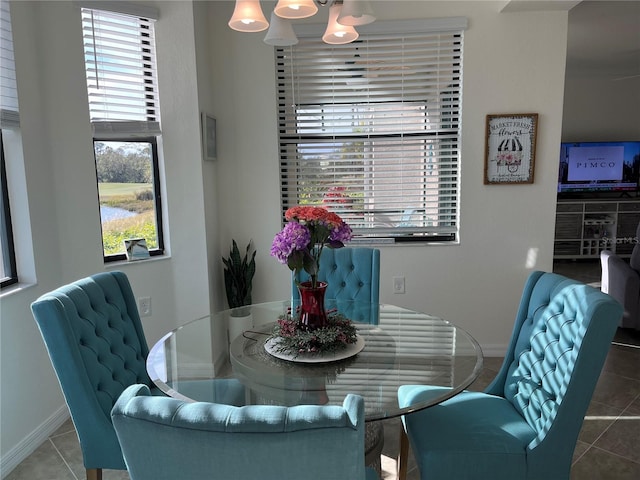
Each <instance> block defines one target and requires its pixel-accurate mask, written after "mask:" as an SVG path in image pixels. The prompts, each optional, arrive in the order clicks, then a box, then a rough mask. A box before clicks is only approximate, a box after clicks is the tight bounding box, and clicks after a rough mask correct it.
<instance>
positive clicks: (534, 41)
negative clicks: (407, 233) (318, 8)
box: [211, 1, 567, 353]
mask: <svg viewBox="0 0 640 480" xmlns="http://www.w3.org/2000/svg"><path fill="white" fill-rule="evenodd" d="M503 4H504V2H403V1H395V2H375V4H374V7H375V11H376V14H377V16H378V19H379V21H381V20H383V19H402V18H420V17H426V18H428V17H445V16H458V15H462V16H467V17H468V19H469V28H468V30H467V32H466V33H465V40H464V41H465V45H464V87H463V88H464V101H463V121H462V125H463V127H462V128H463V138H462V159H461V165H462V168H461V187H462V188H461V192H460V224H461V230H460V239H461V240H460V245H457V246H409V245H401V246H386V247H381V250H382V268H381V299H382V301H384V302H387V303H399V304H402V305H404V306H407V307H412V308H416V309H420V310H425V311H428V312H430V313H433V314H437V315H440V316H442V317H445V318H447V319H449V320H451V321H453V322H455V323H457V324H458V325H460V326H462V327H464V328H466V329H467V330H469V331H470V332H471V333H472V334H473V335H474V336H475V337H476V338H477V339H478V340H479V341H480V343H481V344H483V345H484V346H485V347H486V348H487V351H490V352H491V351H493V352H494V353H496V352H498V351H500V349H502V348H504V346H505V344H506V342H507V341H508V338H509V336H510V334H511V326H512V322H513V318H514V314H515V310H516V305H517V302H518V300H519V297H520V291H521V288H522V285H523V283H524V281H525V278H526V277H527V275H528V273H529V272H530V271H531V270H532V269H542V270H551V269H552V255H553V235H554V214H555V198H556V196H555V188H556V183H555V182H556V179H557V162H558V159H557V157H558V153H557V152H558V145H559V143H560V129H561V119H562V97H563V85H564V65H565V46H566V28H567V12H530V13H509V14H504V13H499V9H500V7H502V6H503ZM212 9H213V10H214V11H215V14H214V15H213V22H212V31H211V35H212V41H213V43H212V48H211V51H212V56H213V63H214V64H216V65H224V69H219V70H218V71H217V72H216V77H215V83H214V90H213V91H214V105H215V112H214V113H215V114H216V115H217V117H218V118H219V136H220V146H221V149H220V150H219V152H220V154H219V158H218V163H219V168H220V170H219V171H220V179H221V180H222V181H221V182H220V184H219V188H220V198H223V199H224V200H225V207H224V208H223V209H222V211H221V213H220V219H221V222H220V235H221V238H222V245H226V244H227V243H228V242H230V239H231V237H234V238H236V239H239V240H240V241H242V242H244V241H246V240H247V239H249V238H250V237H252V238H253V239H254V241H255V242H256V247H257V250H258V257H257V274H256V282H255V285H254V292H255V293H254V300H255V301H266V300H270V299H274V298H283V297H285V296H286V294H287V291H288V288H289V287H288V282H289V271H288V270H287V269H286V268H285V267H283V266H282V265H280V264H279V263H277V262H276V261H275V259H273V258H272V257H270V256H269V249H270V245H271V241H272V239H273V236H274V235H275V234H276V233H277V231H278V230H279V228H280V213H279V205H280V203H279V198H278V193H277V192H278V187H279V184H278V181H279V179H278V150H277V142H276V129H277V124H276V121H277V120H276V115H275V111H276V104H275V98H274V94H273V92H274V91H275V73H274V67H273V53H272V50H271V48H270V47H269V46H267V45H265V44H264V43H263V42H262V38H263V36H264V34H261V33H256V34H246V33H245V34H243V33H238V32H234V31H232V30H230V29H229V28H228V27H227V25H226V22H227V21H228V19H229V17H230V16H231V13H232V10H233V4H229V3H224V2H223V3H214V5H213V7H212ZM264 10H265V12H266V14H267V16H268V14H269V12H270V10H269V8H266V7H265V8H264ZM321 14H322V13H321ZM222 45H223V46H224V48H218V46H222ZM529 112H535V113H538V114H539V131H538V142H537V158H536V165H535V182H534V184H533V185H517V186H508V185H499V186H495V185H494V186H485V185H484V184H483V168H484V163H483V162H484V135H485V132H484V129H485V118H486V115H487V114H494V113H529ZM394 275H403V276H405V277H406V291H407V293H406V294H405V295H394V294H392V285H391V278H392V277H393V276H394Z"/></svg>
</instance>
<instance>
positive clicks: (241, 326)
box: [228, 313, 253, 345]
mask: <svg viewBox="0 0 640 480" xmlns="http://www.w3.org/2000/svg"><path fill="white" fill-rule="evenodd" d="M228 320H229V325H228V334H229V345H231V342H233V341H234V340H235V339H236V337H238V335H242V334H243V333H244V332H245V331H247V330H251V329H252V328H253V316H252V315H251V314H250V313H249V314H248V315H244V316H242V317H234V316H233V315H229V318H228Z"/></svg>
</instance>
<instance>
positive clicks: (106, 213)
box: [100, 205, 137, 223]
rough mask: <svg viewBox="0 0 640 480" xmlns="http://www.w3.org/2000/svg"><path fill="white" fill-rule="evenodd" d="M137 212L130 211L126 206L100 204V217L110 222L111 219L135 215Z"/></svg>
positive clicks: (103, 220)
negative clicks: (117, 206)
mask: <svg viewBox="0 0 640 480" xmlns="http://www.w3.org/2000/svg"><path fill="white" fill-rule="evenodd" d="M136 215H137V213H136V212H130V211H129V210H125V209H124V208H116V207H108V206H106V205H100V218H101V219H102V222H103V223H104V222H109V221H111V220H117V219H119V218H128V217H135V216H136Z"/></svg>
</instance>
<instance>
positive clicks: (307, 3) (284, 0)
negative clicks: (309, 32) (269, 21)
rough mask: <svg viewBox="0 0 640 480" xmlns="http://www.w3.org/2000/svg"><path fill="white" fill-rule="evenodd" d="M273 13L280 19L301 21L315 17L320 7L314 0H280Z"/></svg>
mask: <svg viewBox="0 0 640 480" xmlns="http://www.w3.org/2000/svg"><path fill="white" fill-rule="evenodd" d="M273 11H274V13H275V14H276V15H278V16H279V17H280V18H288V19H299V18H308V17H312V16H314V15H315V14H316V12H317V11H318V6H317V5H316V4H315V2H314V1H313V0H278V4H277V5H276V6H275V8H274V9H273Z"/></svg>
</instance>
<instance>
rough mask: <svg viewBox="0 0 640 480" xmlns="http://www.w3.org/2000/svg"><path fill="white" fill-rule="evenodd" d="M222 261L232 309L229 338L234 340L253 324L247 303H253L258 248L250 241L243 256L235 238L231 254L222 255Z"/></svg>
mask: <svg viewBox="0 0 640 480" xmlns="http://www.w3.org/2000/svg"><path fill="white" fill-rule="evenodd" d="M252 250H253V252H252ZM222 262H223V263H224V288H225V291H226V294H227V303H228V304H229V308H230V309H232V310H231V316H230V318H229V340H233V339H234V338H235V337H236V336H237V335H239V334H241V333H242V332H243V331H244V330H246V329H248V328H251V326H252V324H253V319H252V318H251V310H250V308H249V307H247V305H251V303H252V302H251V289H252V285H253V276H254V275H255V273H256V250H255V249H254V248H253V246H252V242H251V241H250V242H249V244H248V245H247V248H246V250H245V252H244V256H242V255H241V254H240V250H239V249H238V244H237V243H236V241H235V240H233V244H232V246H231V250H230V252H229V256H228V257H227V258H224V257H222Z"/></svg>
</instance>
